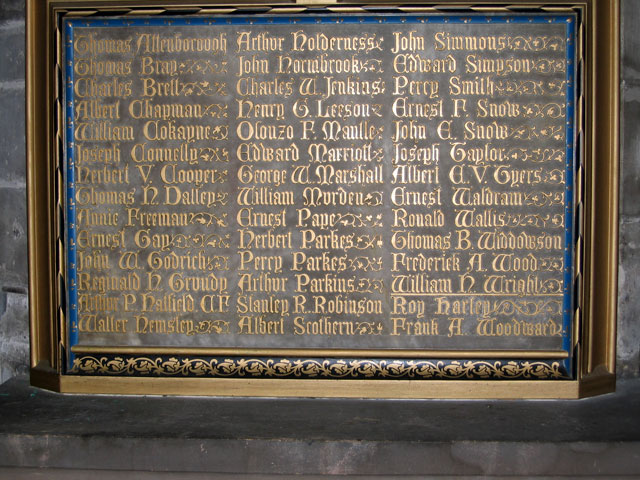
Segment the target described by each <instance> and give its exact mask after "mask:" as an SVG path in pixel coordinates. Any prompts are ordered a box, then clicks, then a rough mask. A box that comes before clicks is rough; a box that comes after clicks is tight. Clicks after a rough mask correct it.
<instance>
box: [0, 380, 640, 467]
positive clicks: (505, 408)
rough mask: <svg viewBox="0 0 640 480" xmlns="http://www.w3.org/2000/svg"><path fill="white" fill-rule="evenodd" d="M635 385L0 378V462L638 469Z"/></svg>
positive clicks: (638, 391) (639, 416) (639, 387)
mask: <svg viewBox="0 0 640 480" xmlns="http://www.w3.org/2000/svg"><path fill="white" fill-rule="evenodd" d="M638 398H640V380H633V381H632V380H627V381H623V382H619V388H618V391H617V392H616V393H614V394H609V395H603V396H600V397H595V398H590V399H583V400H574V401H565V400H560V401H477V400H476V401H463V400H455V401H438V400H425V401H383V400H345V399H342V400H341V399H266V398H188V397H186V398H184V397H183V398H179V397H143V396H103V395H102V396H87V395H62V394H55V393H51V392H46V391H42V390H39V389H36V388H33V387H30V386H28V384H27V381H26V379H25V378H14V379H12V380H10V381H9V382H7V383H5V384H4V385H3V386H2V387H0V467H22V468H45V469H47V468H61V469H87V470H93V469H97V470H123V471H140V472H143V471H155V472H193V473H204V472H210V473H218V474H229V475H231V474H241V475H307V476H308V475H356V474H357V475H365V476H377V475H466V476H474V475H482V476H484V475H506V476H509V475H511V476H514V477H521V476H526V477H532V476H556V475H569V476H574V477H575V476H604V475H613V476H623V475H640V402H638V401H637V399H638Z"/></svg>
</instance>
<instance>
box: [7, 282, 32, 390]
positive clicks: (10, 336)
mask: <svg viewBox="0 0 640 480" xmlns="http://www.w3.org/2000/svg"><path fill="white" fill-rule="evenodd" d="M28 307H29V306H28V301H27V295H26V294H25V293H17V292H7V291H0V383H3V382H5V381H6V380H9V379H10V378H11V377H14V376H16V375H25V374H27V373H28V372H29V309H28Z"/></svg>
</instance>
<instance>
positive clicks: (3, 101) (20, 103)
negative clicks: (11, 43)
mask: <svg viewBox="0 0 640 480" xmlns="http://www.w3.org/2000/svg"><path fill="white" fill-rule="evenodd" d="M0 51H1V50H0ZM24 101H25V97H24V88H23V87H21V88H11V89H3V88H2V83H0V112H3V114H2V115H0V145H1V146H2V148H0V187H4V188H24V186H25V178H26V161H25V125H24V122H25V120H24V118H25V116H24V115H25V112H24V110H25V104H24ZM23 201H24V198H23ZM0 205H2V206H3V207H5V208H4V210H5V211H6V210H7V208H6V207H8V206H9V204H7V203H0ZM23 210H24V208H23ZM0 221H1V220H0ZM3 233H4V232H3ZM0 235H2V233H0ZM0 255H1V254H0ZM0 271H2V267H0Z"/></svg>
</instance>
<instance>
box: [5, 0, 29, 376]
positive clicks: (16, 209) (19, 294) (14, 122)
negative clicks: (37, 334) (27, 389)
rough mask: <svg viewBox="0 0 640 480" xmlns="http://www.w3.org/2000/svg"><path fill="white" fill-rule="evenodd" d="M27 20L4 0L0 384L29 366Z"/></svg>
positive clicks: (13, 1) (20, 5)
mask: <svg viewBox="0 0 640 480" xmlns="http://www.w3.org/2000/svg"><path fill="white" fill-rule="evenodd" d="M24 18H25V17H24V0H2V1H1V2H0V208H1V209H2V213H0V383H2V382H4V381H6V380H8V379H9V378H11V377H13V376H14V375H17V374H23V373H27V372H28V365H29V321H28V302H27V282H28V274H27V193H26V170H25V138H24V132H25V116H24V113H25V105H24V104H25V89H24V88H25V84H24V68H25V66H24V52H25V21H24Z"/></svg>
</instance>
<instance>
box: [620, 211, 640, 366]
mask: <svg viewBox="0 0 640 480" xmlns="http://www.w3.org/2000/svg"><path fill="white" fill-rule="evenodd" d="M619 265H620V266H619V268H620V271H619V274H618V279H619V283H618V344H617V357H618V365H617V370H618V374H619V375H620V376H624V377H638V376H640V322H638V318H640V302H639V301H638V292H640V218H636V217H634V218H625V217H623V218H622V221H621V222H620V261H619Z"/></svg>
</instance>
